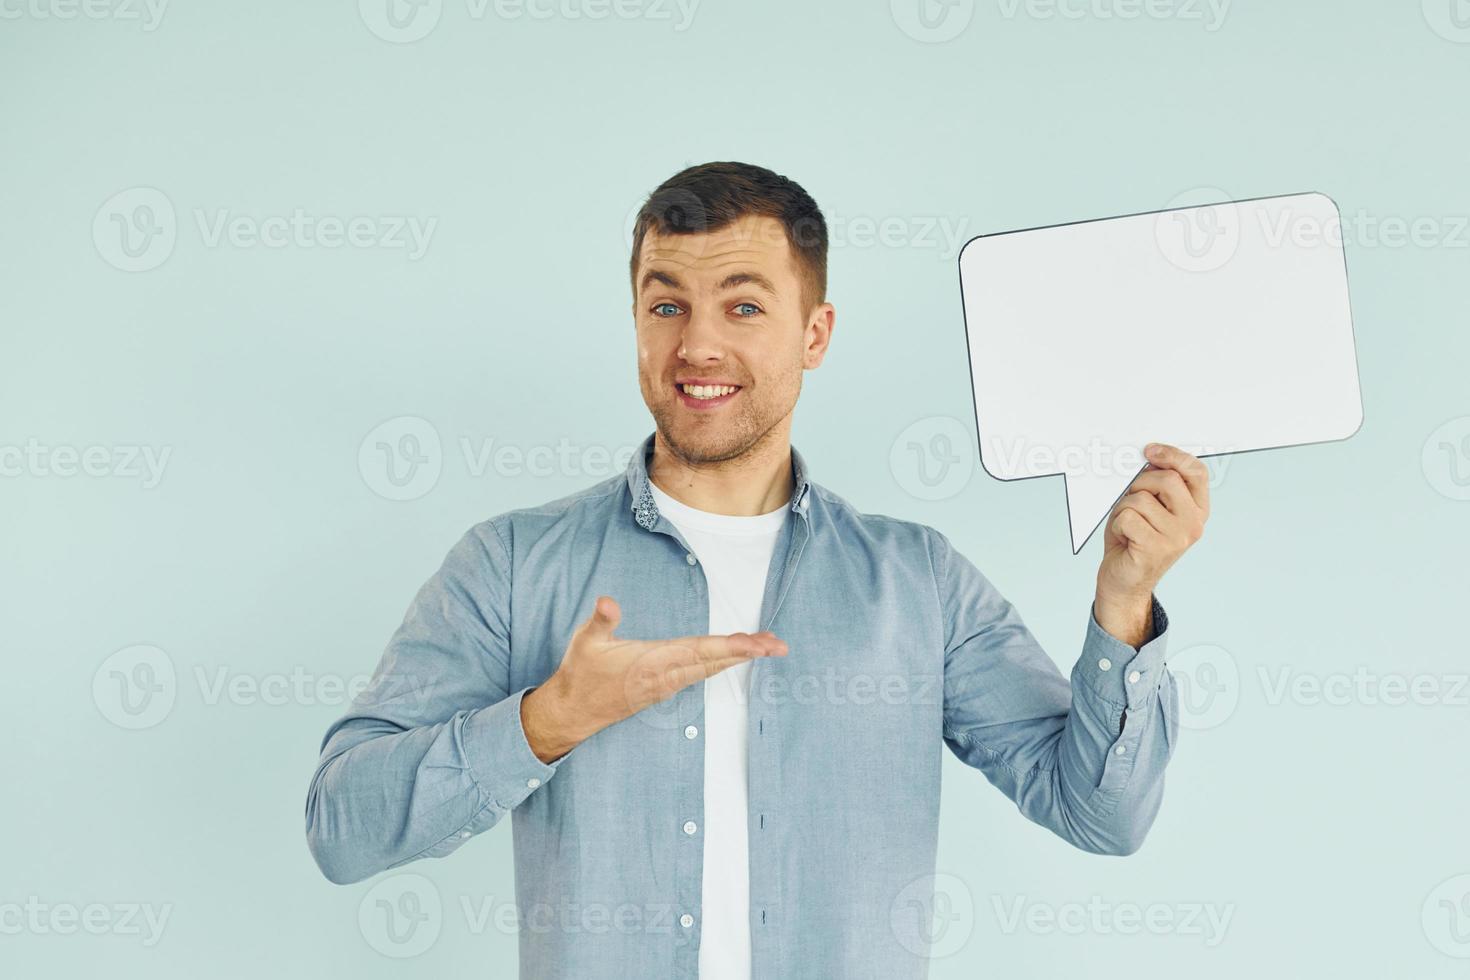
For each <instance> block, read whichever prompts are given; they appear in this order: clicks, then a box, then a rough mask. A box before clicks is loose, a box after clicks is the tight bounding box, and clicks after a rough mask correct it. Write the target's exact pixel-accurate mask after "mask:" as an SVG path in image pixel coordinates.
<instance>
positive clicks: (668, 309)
mask: <svg viewBox="0 0 1470 980" xmlns="http://www.w3.org/2000/svg"><path fill="white" fill-rule="evenodd" d="M653 315H654V316H662V317H669V316H678V315H679V307H677V306H675V305H674V304H673V303H658V304H656V305H655V306H654V308H653Z"/></svg>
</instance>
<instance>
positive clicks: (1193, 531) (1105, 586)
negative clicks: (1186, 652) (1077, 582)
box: [1093, 443, 1210, 646]
mask: <svg viewBox="0 0 1470 980" xmlns="http://www.w3.org/2000/svg"><path fill="white" fill-rule="evenodd" d="M1150 447H1156V449H1157V451H1156V452H1148V453H1146V454H1145V455H1146V457H1147V459H1148V466H1147V467H1146V468H1145V469H1144V471H1143V472H1142V473H1140V474H1138V476H1137V478H1135V479H1134V481H1133V483H1132V484H1130V485H1129V487H1128V492H1127V493H1125V494H1124V495H1123V496H1122V498H1121V499H1119V501H1118V502H1117V504H1115V505H1114V506H1113V510H1112V512H1111V513H1110V514H1109V515H1108V520H1107V524H1106V538H1105V544H1104V550H1103V559H1102V564H1101V565H1100V566H1099V568H1098V570H1097V598H1096V601H1095V603H1094V605H1093V612H1094V615H1095V616H1096V617H1097V620H1098V625H1100V626H1102V627H1103V628H1104V629H1107V630H1108V631H1109V632H1111V633H1114V635H1119V634H1120V633H1135V634H1136V632H1137V629H1136V627H1141V626H1146V624H1147V622H1148V620H1146V619H1144V617H1146V616H1149V615H1150V610H1151V609H1152V607H1153V603H1152V598H1153V592H1154V587H1155V586H1156V585H1158V583H1159V579H1161V578H1163V576H1164V573H1165V572H1166V571H1168V570H1169V567H1170V566H1171V565H1173V564H1174V563H1175V562H1176V561H1178V560H1179V556H1180V555H1183V554H1184V552H1185V551H1187V550H1188V549H1189V546H1190V545H1192V544H1194V543H1195V542H1196V541H1198V540H1199V539H1200V536H1201V535H1203V534H1204V530H1205V521H1206V520H1208V519H1209V516H1210V474H1209V471H1208V470H1207V469H1205V464H1204V463H1202V462H1200V461H1199V459H1198V458H1196V457H1194V456H1192V455H1190V454H1189V453H1187V452H1185V451H1184V450H1182V449H1180V448H1178V447H1177V446H1170V445H1167V444H1162V443H1150ZM1105 617H1106V620H1105ZM1114 625H1116V626H1117V627H1118V629H1117V630H1115V629H1114ZM1119 638H1120V639H1124V640H1125V642H1126V641H1128V640H1129V639H1130V638H1129V637H1127V636H1119ZM1134 645H1135V646H1136V645H1137V644H1134Z"/></svg>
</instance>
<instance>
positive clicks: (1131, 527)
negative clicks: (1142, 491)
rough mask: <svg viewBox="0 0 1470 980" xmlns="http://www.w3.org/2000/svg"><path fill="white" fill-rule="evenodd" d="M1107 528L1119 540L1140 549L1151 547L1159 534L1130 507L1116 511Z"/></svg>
mask: <svg viewBox="0 0 1470 980" xmlns="http://www.w3.org/2000/svg"><path fill="white" fill-rule="evenodd" d="M1109 526H1110V527H1111V528H1112V529H1113V533H1115V534H1117V535H1118V536H1119V537H1120V538H1123V539H1125V540H1127V541H1128V542H1129V543H1130V544H1136V545H1139V546H1140V547H1148V546H1150V545H1152V544H1153V543H1154V542H1155V541H1156V540H1157V539H1158V537H1159V532H1158V531H1155V530H1154V527H1153V525H1152V524H1150V523H1149V522H1148V521H1147V520H1145V519H1144V516H1143V515H1142V514H1140V513H1139V512H1138V511H1136V510H1134V509H1133V508H1132V507H1125V508H1123V509H1122V510H1120V511H1118V513H1117V516H1115V517H1114V518H1113V520H1112V523H1111V524H1110V525H1109Z"/></svg>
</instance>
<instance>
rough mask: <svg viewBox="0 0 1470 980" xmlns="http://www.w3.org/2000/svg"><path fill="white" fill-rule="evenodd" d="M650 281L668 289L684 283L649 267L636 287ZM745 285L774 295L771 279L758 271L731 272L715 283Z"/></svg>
mask: <svg viewBox="0 0 1470 980" xmlns="http://www.w3.org/2000/svg"><path fill="white" fill-rule="evenodd" d="M651 283H662V284H663V285H665V286H668V287H669V288H670V289H683V288H684V284H683V283H682V282H680V281H679V278H678V277H677V276H674V275H671V274H669V273H667V272H659V271H658V270H657V269H650V270H649V271H648V272H645V273H644V274H643V281H642V282H640V283H639V284H638V288H639V290H640V291H641V290H643V289H646V288H647V287H648V286H649V285H650V284H651ZM745 285H750V286H755V287H757V288H760V289H764V290H765V291H766V292H768V293H770V294H771V295H772V296H774V295H776V287H775V286H773V285H771V281H770V280H769V279H767V278H766V277H765V276H763V275H761V274H760V273H759V272H732V273H730V275H728V276H726V277H725V278H723V279H721V280H720V282H719V285H717V286H716V287H715V288H716V289H719V290H725V289H734V288H735V287H736V286H745Z"/></svg>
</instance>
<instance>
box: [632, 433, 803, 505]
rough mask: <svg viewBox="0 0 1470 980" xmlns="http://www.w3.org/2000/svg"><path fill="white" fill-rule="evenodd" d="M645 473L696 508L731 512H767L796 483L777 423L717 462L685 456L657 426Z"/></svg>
mask: <svg viewBox="0 0 1470 980" xmlns="http://www.w3.org/2000/svg"><path fill="white" fill-rule="evenodd" d="M648 478H649V479H650V480H652V481H653V483H654V485H655V486H656V487H658V488H659V489H660V490H662V491H663V492H664V493H666V494H668V495H669V496H670V497H673V498H674V499H675V500H677V501H679V503H681V504H687V505H689V506H690V507H693V508H695V509H696V510H703V511H707V512H709V513H711V514H726V515H729V516H731V517H754V516H755V515H757V514H769V513H770V512H771V511H773V510H776V509H777V508H779V507H780V506H782V505H783V504H785V503H786V502H787V501H789V500H790V499H791V494H792V491H794V490H795V489H796V483H795V478H794V475H793V473H792V466H791V439H790V434H789V430H787V429H786V428H784V427H783V426H777V427H776V428H774V429H772V430H771V431H770V432H767V433H766V435H765V436H763V437H762V438H761V439H760V440H759V441H758V442H757V443H756V444H755V445H753V446H751V447H750V448H749V449H747V450H746V451H745V452H743V453H741V454H740V455H739V456H735V457H732V458H730V459H723V460H719V461H718V462H695V461H690V460H688V459H685V458H683V457H681V456H679V455H678V454H677V453H675V452H674V451H673V450H672V449H670V448H669V446H668V444H667V443H665V442H664V438H663V434H662V433H659V432H655V433H654V437H653V458H652V459H651V460H650V461H649V464H648Z"/></svg>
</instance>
